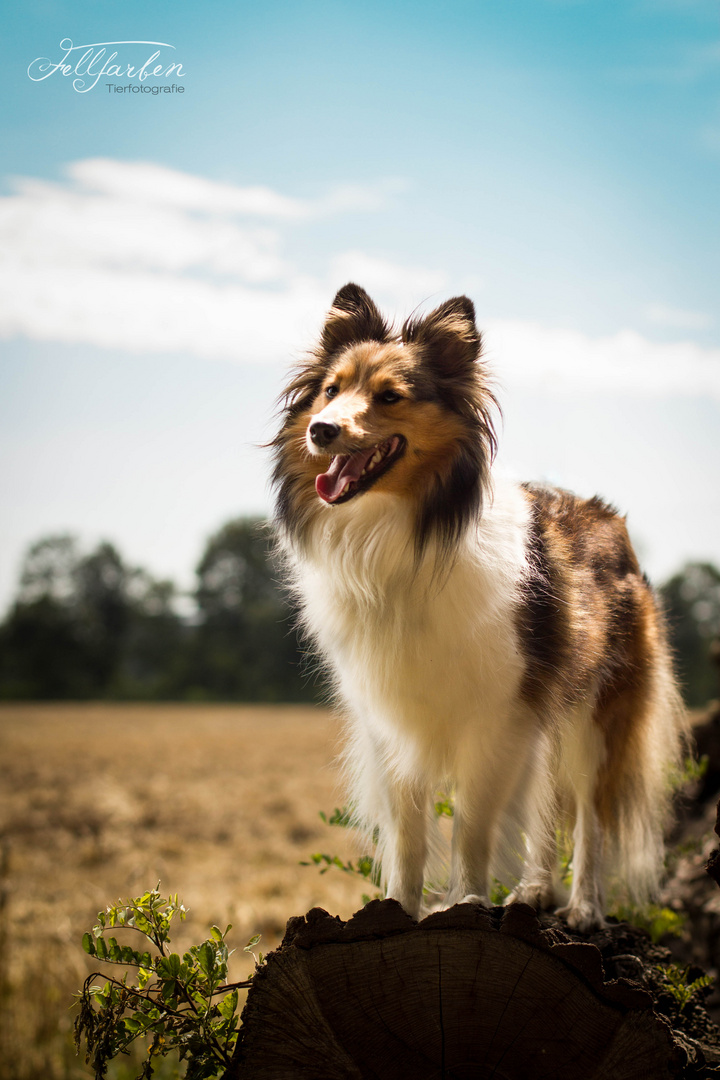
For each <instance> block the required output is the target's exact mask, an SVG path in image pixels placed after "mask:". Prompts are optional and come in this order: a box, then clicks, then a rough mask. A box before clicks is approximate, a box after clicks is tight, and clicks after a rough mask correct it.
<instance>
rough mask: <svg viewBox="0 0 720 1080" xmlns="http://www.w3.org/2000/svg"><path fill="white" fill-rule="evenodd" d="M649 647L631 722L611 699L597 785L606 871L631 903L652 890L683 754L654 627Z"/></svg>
mask: <svg viewBox="0 0 720 1080" xmlns="http://www.w3.org/2000/svg"><path fill="white" fill-rule="evenodd" d="M656 626H659V624H656ZM653 651H654V654H655V656H654V663H653V664H652V667H651V669H650V673H649V676H648V683H649V685H647V686H646V688H645V693H644V695H643V706H642V709H641V710H640V714H639V715H637V714H636V715H635V717H634V720H633V721H631V720H630V717H629V716H625V715H624V709H625V708H626V707H627V706H626V705H625V703H624V702H623V700H622V699H620V700H618V701H616V702H614V705H613V708H612V712H613V714H614V715H612V716H611V717H609V719H610V720H611V721H612V724H613V726H614V729H615V731H616V732H617V733H618V735H617V738H615V739H614V740H610V741H609V743H608V753H607V758H606V760H605V762H604V765H603V767H602V770H601V771H602V772H603V773H604V776H601V777H600V783H599V784H598V788H597V792H598V795H597V802H598V806H597V809H598V813H599V817H600V820H601V823H602V825H603V832H604V835H605V845H606V846H605V853H604V854H605V865H606V869H607V872H608V877H609V878H610V880H611V882H613V883H616V884H615V890H614V891H615V892H616V896H617V899H618V900H620V901H623V900H626V901H630V902H631V903H635V904H642V903H646V902H647V901H648V900H649V899H651V898H653V897H654V896H656V895H657V892H658V889H659V886H660V880H661V877H662V873H663V864H664V852H665V848H664V831H665V828H666V826H667V824H668V821H669V818H670V807H671V802H672V797H673V792H674V790H675V789H676V788H677V786H678V783H679V781H680V777H681V775H682V766H683V763H684V759H685V756H686V755H687V754H689V753H690V738H689V721H688V716H687V711H686V709H685V705H684V703H683V700H682V696H681V694H680V690H679V688H678V684H677V680H676V678H675V675H674V672H673V665H672V659H671V656H670V651H669V648H668V646H667V643H666V641H665V638H664V634H663V633H662V628H661V626H659V637H658V639H656V641H655V642H654V649H653ZM606 719H608V717H606Z"/></svg>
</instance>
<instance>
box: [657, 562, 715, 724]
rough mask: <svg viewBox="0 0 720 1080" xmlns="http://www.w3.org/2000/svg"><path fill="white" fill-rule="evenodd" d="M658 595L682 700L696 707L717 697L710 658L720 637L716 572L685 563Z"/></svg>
mask: <svg viewBox="0 0 720 1080" xmlns="http://www.w3.org/2000/svg"><path fill="white" fill-rule="evenodd" d="M661 593H662V597H663V601H664V604H665V610H666V612H667V616H668V621H669V625H670V637H671V642H672V645H673V649H674V652H675V657H676V661H677V667H678V672H679V675H680V679H681V682H682V686H683V691H684V694H685V700H686V701H687V703H688V705H690V706H693V707H699V706H701V705H704V704H705V703H706V702H707V701H708V700H709V699H710V698H717V697H718V696H720V685H719V684H718V668H717V666H716V665H715V664H714V663H713V661H712V658H711V648H712V643H713V640H714V639H717V638H718V636H719V635H720V571H719V570H718V569H717V568H716V567H715V566H713V565H712V564H711V563H688V564H687V565H686V566H685V567H683V569H682V570H681V571H680V573H678V574H675V576H674V577H672V578H670V580H669V581H668V582H667V583H666V584H665V585H663V587H662V589H661Z"/></svg>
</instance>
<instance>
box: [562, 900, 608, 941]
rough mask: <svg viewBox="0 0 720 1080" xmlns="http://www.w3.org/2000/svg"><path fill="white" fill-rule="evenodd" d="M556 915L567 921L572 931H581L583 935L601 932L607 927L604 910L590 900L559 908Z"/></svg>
mask: <svg viewBox="0 0 720 1080" xmlns="http://www.w3.org/2000/svg"><path fill="white" fill-rule="evenodd" d="M555 914H556V915H558V916H559V917H560V918H561V919H565V921H566V922H567V924H568V926H569V927H570V928H571V929H572V930H579V931H580V932H581V933H583V934H589V933H590V931H591V930H601V929H602V927H603V926H605V925H606V923H605V918H604V916H603V912H602V908H600V907H598V906H597V904H592V903H590V901H589V900H581V901H580V902H579V903H577V904H572V903H570V904H568V905H567V907H563V908H558V910H557V911H556V912H555Z"/></svg>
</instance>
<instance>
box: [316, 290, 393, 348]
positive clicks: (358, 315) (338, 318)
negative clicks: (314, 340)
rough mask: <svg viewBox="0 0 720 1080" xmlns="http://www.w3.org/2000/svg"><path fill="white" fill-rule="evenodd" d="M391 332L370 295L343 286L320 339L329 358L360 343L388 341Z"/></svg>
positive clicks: (336, 297)
mask: <svg viewBox="0 0 720 1080" xmlns="http://www.w3.org/2000/svg"><path fill="white" fill-rule="evenodd" d="M389 335H390V331H389V328H388V325H387V323H386V322H385V320H384V319H383V317H382V315H381V314H380V312H379V311H378V309H377V308H376V307H375V304H374V303H373V302H372V300H371V299H370V297H369V296H368V294H367V293H366V292H365V290H364V289H361V288H360V286H359V285H354V284H353V283H352V282H349V283H348V284H347V285H343V287H342V289H340V290H339V291H338V292H337V293H336V295H335V299H334V300H333V304H332V307H331V308H330V311H329V312H328V315H327V319H326V320H325V325H324V326H323V330H322V335H321V337H320V345H321V347H322V350H323V352H324V353H325V355H326V356H332V355H333V354H334V353H337V352H339V351H340V350H341V349H344V348H345V347H346V346H347V345H353V344H356V343H357V342H360V341H387V340H388V337H389Z"/></svg>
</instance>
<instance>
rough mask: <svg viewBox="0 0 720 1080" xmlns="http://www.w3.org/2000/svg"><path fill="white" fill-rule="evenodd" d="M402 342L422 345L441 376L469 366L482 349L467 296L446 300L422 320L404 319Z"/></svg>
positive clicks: (451, 374)
mask: <svg viewBox="0 0 720 1080" xmlns="http://www.w3.org/2000/svg"><path fill="white" fill-rule="evenodd" d="M402 337H403V341H406V342H408V343H411V342H412V343H413V344H417V345H424V346H425V347H426V348H427V350H428V353H429V354H430V358H431V359H432V361H433V362H434V363H435V364H436V366H437V367H439V368H440V369H441V370H442V373H443V374H444V375H447V376H449V377H452V376H454V375H461V374H462V373H463V372H466V371H467V370H468V368H470V367H472V365H473V364H474V363H475V361H476V360H477V359H478V358H479V356H480V353H481V350H482V338H481V336H480V331H479V330H478V328H477V326H476V325H475V307H474V306H473V302H472V300H469V299H468V298H467V296H455V297H453V299H452V300H446V301H445V303H444V304H441V305H440V307H439V308H436V309H435V311H432V312H431V313H430V314H429V315H427V316H426V317H425V318H424V319H417V320H408V321H407V322H406V323H405V325H404V326H403V329H402Z"/></svg>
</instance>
